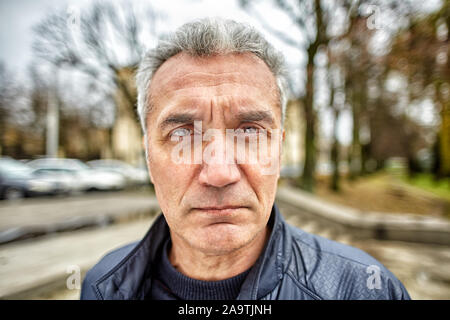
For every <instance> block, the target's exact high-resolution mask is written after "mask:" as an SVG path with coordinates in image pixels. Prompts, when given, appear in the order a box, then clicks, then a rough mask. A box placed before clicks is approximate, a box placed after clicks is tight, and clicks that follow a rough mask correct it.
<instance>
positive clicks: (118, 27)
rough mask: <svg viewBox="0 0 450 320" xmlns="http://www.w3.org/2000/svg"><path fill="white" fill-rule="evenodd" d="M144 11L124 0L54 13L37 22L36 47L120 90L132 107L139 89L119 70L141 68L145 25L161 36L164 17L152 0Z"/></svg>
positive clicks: (99, 83) (104, 85)
mask: <svg viewBox="0 0 450 320" xmlns="http://www.w3.org/2000/svg"><path fill="white" fill-rule="evenodd" d="M139 14H141V15H142V16H139V17H138V16H137V15H138V13H136V12H135V11H134V9H133V7H132V6H131V5H130V4H127V3H123V2H122V3H121V4H120V5H115V4H113V3H112V2H95V3H94V4H93V5H92V6H90V7H88V8H87V9H86V10H83V11H81V12H72V13H71V14H69V15H68V14H67V13H66V12H59V13H56V14H50V15H48V16H47V17H46V18H45V19H44V20H43V21H42V22H41V23H39V24H38V25H36V26H35V28H34V31H35V41H34V45H33V48H34V50H35V52H36V54H37V55H38V56H39V57H40V58H43V59H44V60H46V61H48V62H50V63H51V64H54V65H56V66H58V67H61V68H67V69H72V70H78V71H81V72H83V73H85V74H87V75H89V76H90V77H91V78H92V79H93V80H95V81H96V84H97V88H98V89H101V90H104V91H105V95H110V96H111V95H113V94H114V93H115V92H116V91H117V90H119V91H120V92H121V93H122V95H123V96H124V97H125V98H126V99H127V101H128V102H129V108H130V109H133V108H134V106H135V105H136V97H137V94H136V92H135V90H131V89H130V88H134V87H130V86H129V85H128V84H127V82H128V81H127V79H123V77H121V76H120V72H121V70H122V69H123V68H131V69H133V70H135V69H136V68H137V66H138V63H139V61H140V59H141V56H142V55H143V52H144V49H145V46H144V41H145V40H144V39H143V37H142V31H143V29H144V28H145V30H146V32H147V35H152V36H156V34H157V30H156V22H157V20H158V19H159V18H160V14H159V13H157V12H156V11H155V10H154V9H153V7H151V6H150V5H148V6H147V7H146V9H145V10H143V11H141V12H139ZM143 21H145V22H147V23H148V24H149V25H144V22H143Z"/></svg>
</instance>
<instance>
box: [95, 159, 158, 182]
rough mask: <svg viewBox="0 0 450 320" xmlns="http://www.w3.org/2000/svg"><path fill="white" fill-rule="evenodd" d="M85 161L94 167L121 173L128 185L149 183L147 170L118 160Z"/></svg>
mask: <svg viewBox="0 0 450 320" xmlns="http://www.w3.org/2000/svg"><path fill="white" fill-rule="evenodd" d="M86 163H87V164H88V165H89V166H90V167H91V168H94V169H99V170H100V169H102V170H106V171H110V172H116V173H120V174H122V175H123V176H124V177H125V178H126V180H127V182H128V185H145V184H149V183H150V178H149V175H148V171H147V170H145V169H141V168H136V167H133V166H132V165H130V164H128V163H126V162H123V161H120V160H116V159H101V160H92V161H88V162H86Z"/></svg>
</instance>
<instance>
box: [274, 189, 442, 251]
mask: <svg viewBox="0 0 450 320" xmlns="http://www.w3.org/2000/svg"><path fill="white" fill-rule="evenodd" d="M276 199H277V201H278V202H282V203H283V204H284V205H286V206H287V207H290V208H292V209H293V210H295V211H297V212H299V214H301V215H302V216H304V217H305V218H313V219H316V220H318V221H319V223H323V224H327V225H330V226H331V227H334V228H338V229H341V230H343V231H344V232H348V233H351V235H352V236H354V237H356V238H362V239H378V240H393V241H407V242H419V243H429V244H439V245H447V246H448V245H450V221H447V220H445V219H441V218H436V217H427V216H422V215H417V214H409V213H401V214H399V213H382V212H369V211H360V210H356V209H354V208H350V207H345V206H342V205H337V204H332V203H330V202H326V201H324V200H322V199H321V198H319V197H317V196H314V195H311V194H309V193H306V192H304V191H301V190H298V189H293V188H288V187H279V188H278V191H277V196H276Z"/></svg>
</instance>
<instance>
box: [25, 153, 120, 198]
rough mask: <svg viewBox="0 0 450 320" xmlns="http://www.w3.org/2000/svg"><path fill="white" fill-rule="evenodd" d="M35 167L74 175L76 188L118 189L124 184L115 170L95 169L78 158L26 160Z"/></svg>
mask: <svg viewBox="0 0 450 320" xmlns="http://www.w3.org/2000/svg"><path fill="white" fill-rule="evenodd" d="M28 165H29V166H31V167H33V168H35V169H46V170H52V171H54V172H56V171H60V172H61V171H63V172H64V173H67V174H72V175H73V176H74V177H75V181H76V184H77V185H73V186H72V187H73V188H78V190H83V191H90V190H120V189H123V188H124V187H125V185H126V180H125V178H124V177H123V176H122V175H121V174H118V173H115V172H107V171H104V170H96V169H93V168H91V167H89V166H88V165H86V164H85V163H84V162H82V161H81V160H78V159H65V158H42V159H37V160H32V161H30V162H28Z"/></svg>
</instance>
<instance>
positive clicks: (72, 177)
mask: <svg viewBox="0 0 450 320" xmlns="http://www.w3.org/2000/svg"><path fill="white" fill-rule="evenodd" d="M33 174H34V175H35V176H37V177H40V178H43V179H46V180H48V181H52V182H53V183H55V185H56V187H57V188H58V193H59V194H65V195H70V194H72V195H73V194H79V193H81V192H83V191H84V185H83V183H82V181H80V179H78V178H77V175H76V174H75V173H74V171H73V170H66V169H63V168H39V169H33Z"/></svg>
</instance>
